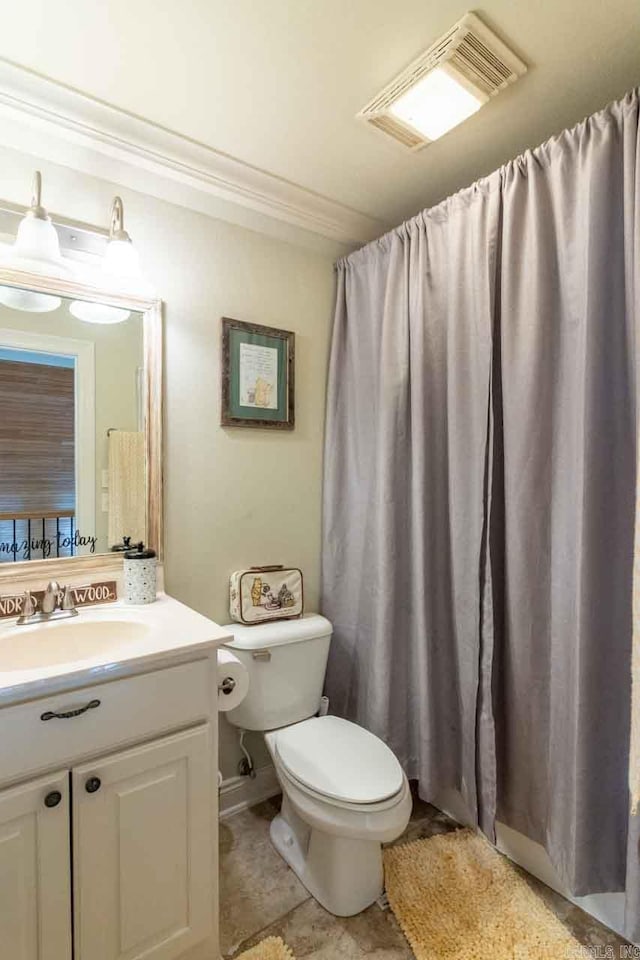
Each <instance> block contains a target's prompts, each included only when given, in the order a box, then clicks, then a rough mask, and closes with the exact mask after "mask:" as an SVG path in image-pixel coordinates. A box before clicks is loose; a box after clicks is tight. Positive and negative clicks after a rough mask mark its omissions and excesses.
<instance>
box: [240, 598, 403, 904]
mask: <svg viewBox="0 0 640 960" xmlns="http://www.w3.org/2000/svg"><path fill="white" fill-rule="evenodd" d="M229 630H230V631H232V632H233V634H234V640H233V642H232V643H229V644H227V646H228V647H229V648H230V649H231V650H233V653H234V654H235V656H237V657H238V658H239V659H240V660H241V661H242V662H243V663H244V664H245V666H246V668H247V670H248V671H249V680H250V684H249V692H248V694H247V696H246V698H245V699H244V701H243V702H242V703H241V704H240V706H239V707H236V709H235V710H231V711H229V712H228V713H227V714H226V716H227V719H228V720H229V721H230V722H231V723H232V724H234V726H237V727H240V728H241V729H243V730H261V731H263V732H264V734H265V741H266V744H267V747H268V749H269V752H270V753H271V756H272V758H273V762H274V765H275V768H276V772H277V774H278V778H279V780H280V785H281V786H282V795H283V799H282V809H281V811H280V814H279V815H278V816H277V817H276V818H275V820H274V821H273V822H272V824H271V839H272V841H273V844H274V846H275V847H276V849H277V850H278V851H279V853H280V854H281V855H282V857H283V858H284V859H285V860H286V862H287V863H288V864H289V866H290V867H291V868H292V870H294V871H295V873H296V874H297V875H298V877H299V878H300V880H301V881H302V883H303V884H304V885H305V887H306V888H307V890H308V891H309V893H310V894H311V895H312V896H313V897H315V899H316V900H318V902H319V903H321V904H322V906H323V907H325V908H326V909H327V910H329V911H330V913H333V914H336V915H337V916H340V917H349V916H352V915H353V914H355V913H359V912H360V911H361V910H364V909H365V907H368V906H369V905H370V904H372V903H373V902H374V901H375V900H376V899H377V898H378V897H379V896H380V894H381V893H382V891H383V886H384V881H383V873H382V850H381V844H382V843H385V842H388V841H390V840H395V839H396V837H398V836H400V834H401V833H402V832H403V831H404V829H405V827H406V826H407V823H408V822H409V816H410V813H411V794H410V791H409V784H408V781H407V778H406V777H405V775H404V772H403V771H402V768H401V767H400V764H399V763H398V761H397V759H396V757H395V756H394V754H393V753H392V751H391V750H390V749H389V747H387V745H386V744H385V743H383V742H382V740H380V739H379V738H378V737H376V736H374V735H373V734H372V733H369V732H368V731H366V730H364V729H363V728H362V727H359V726H357V725H356V724H354V723H350V722H349V721H348V720H341V719H340V718H339V717H332V716H323V717H318V716H315V714H317V712H318V708H319V704H320V697H321V695H322V686H323V683H324V675H325V669H326V665H327V656H328V653H329V644H330V642H331V633H332V627H331V624H330V623H329V621H328V620H326V619H325V618H324V617H321V616H319V615H317V614H310V615H308V616H305V617H303V618H302V619H300V620H288V621H284V620H283V621H279V622H275V623H268V624H260V625H257V626H243V625H241V624H237V623H234V624H231V625H229Z"/></svg>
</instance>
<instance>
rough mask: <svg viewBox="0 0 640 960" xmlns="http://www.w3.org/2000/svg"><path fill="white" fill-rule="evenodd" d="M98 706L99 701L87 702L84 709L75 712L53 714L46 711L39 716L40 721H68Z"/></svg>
mask: <svg viewBox="0 0 640 960" xmlns="http://www.w3.org/2000/svg"><path fill="white" fill-rule="evenodd" d="M99 706H100V701H99V700H89V703H85V705H84V707H78V709H77V710H62V711H61V712H60V713H55V711H53V710H47V711H46V713H41V714H40V719H41V720H69V719H70V718H71V717H79V716H80V715H81V714H83V713H86V712H87V710H95V708H96V707H99Z"/></svg>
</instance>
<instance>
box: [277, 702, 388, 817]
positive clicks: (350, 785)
mask: <svg viewBox="0 0 640 960" xmlns="http://www.w3.org/2000/svg"><path fill="white" fill-rule="evenodd" d="M270 737H271V738H273V747H274V752H275V759H276V761H277V765H278V766H279V767H280V769H281V772H282V773H283V774H284V775H285V776H286V777H287V779H289V780H290V781H292V782H293V783H294V784H295V785H296V786H297V787H298V788H299V789H301V790H302V791H303V792H304V793H307V794H309V795H310V796H313V797H317V798H318V799H322V800H324V801H325V802H327V803H330V804H332V805H335V806H342V807H345V808H348V809H357V808H361V809H363V810H367V811H369V812H373V809H374V808H376V807H377V808H378V809H386V808H387V807H388V806H391V805H393V802H394V800H395V798H396V797H397V796H398V794H399V793H401V791H402V788H403V784H404V779H405V778H404V774H403V771H402V768H401V766H400V764H399V763H398V760H397V758H396V757H395V755H394V754H393V752H392V751H391V750H390V749H389V747H388V746H387V745H386V744H385V743H383V741H382V740H380V739H379V738H378V737H376V736H375V735H374V734H372V733H369V731H368V730H364V729H363V728H362V727H359V726H358V725H357V724H355V723H351V722H349V721H348V720H343V719H341V718H340V717H332V716H325V717H312V718H311V719H309V720H303V721H302V722H301V723H297V724H294V725H293V726H291V727H285V728H283V729H281V730H276V731H273V732H272V733H271V735H270Z"/></svg>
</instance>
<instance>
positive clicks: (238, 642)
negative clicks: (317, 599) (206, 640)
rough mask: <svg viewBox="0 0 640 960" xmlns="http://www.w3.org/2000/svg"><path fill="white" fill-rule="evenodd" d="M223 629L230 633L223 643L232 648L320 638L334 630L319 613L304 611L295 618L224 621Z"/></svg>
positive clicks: (248, 647) (255, 647)
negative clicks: (248, 622) (261, 621)
mask: <svg viewBox="0 0 640 960" xmlns="http://www.w3.org/2000/svg"><path fill="white" fill-rule="evenodd" d="M223 629H224V630H228V631H229V633H232V634H233V640H228V641H227V643H225V647H231V649H232V650H262V649H264V648H265V647H277V646H281V645H283V644H285V643H299V642H300V641H301V640H319V639H320V638H321V637H330V636H331V634H332V632H333V627H332V626H331V623H330V621H329V620H327V619H326V617H322V616H320V614H319V613H306V614H305V615H304V616H303V617H299V618H297V619H295V620H273V621H271V623H256V624H252V625H251V626H247V625H246V624H244V623H227V624H226V625H225V627H224V628H223Z"/></svg>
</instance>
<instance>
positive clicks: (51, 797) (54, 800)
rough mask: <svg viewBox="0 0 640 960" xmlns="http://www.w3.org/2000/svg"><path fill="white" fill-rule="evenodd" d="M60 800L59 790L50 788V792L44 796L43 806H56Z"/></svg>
mask: <svg viewBox="0 0 640 960" xmlns="http://www.w3.org/2000/svg"><path fill="white" fill-rule="evenodd" d="M61 800H62V794H61V793H60V791H59V790H52V791H51V793H48V794H47V795H46V797H45V798H44V805H45V807H57V806H58V804H59V803H60V801H61Z"/></svg>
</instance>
